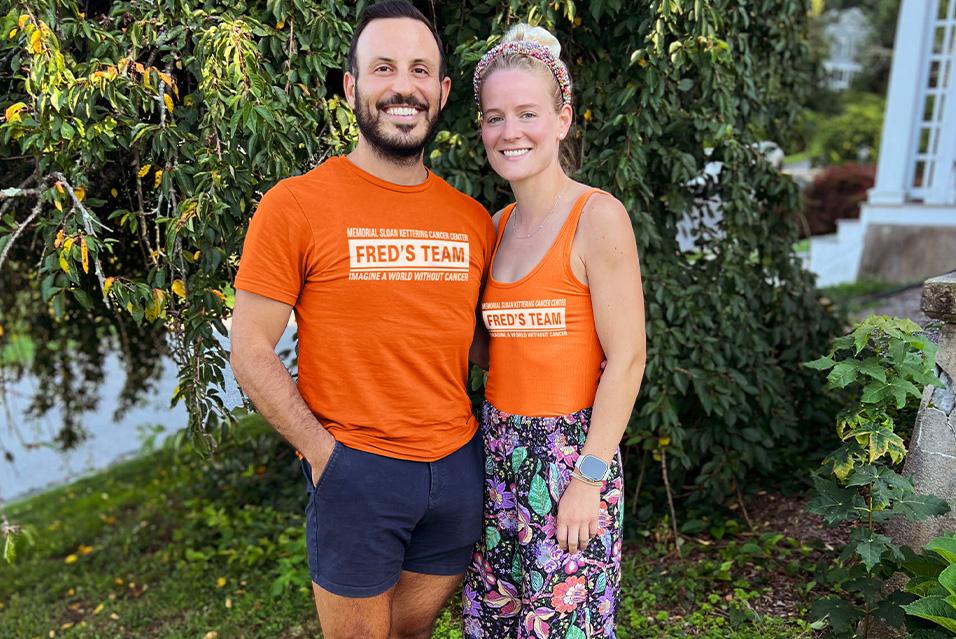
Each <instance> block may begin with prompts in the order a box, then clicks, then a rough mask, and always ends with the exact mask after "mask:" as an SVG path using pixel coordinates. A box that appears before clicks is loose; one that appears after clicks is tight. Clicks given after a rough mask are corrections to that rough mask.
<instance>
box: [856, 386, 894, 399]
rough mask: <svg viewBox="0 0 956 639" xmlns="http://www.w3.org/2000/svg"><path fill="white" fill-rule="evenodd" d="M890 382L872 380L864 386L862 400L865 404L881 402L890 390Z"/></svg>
mask: <svg viewBox="0 0 956 639" xmlns="http://www.w3.org/2000/svg"><path fill="white" fill-rule="evenodd" d="M890 386H891V385H890V384H886V383H884V382H870V383H869V384H867V385H866V386H864V387H863V395H862V396H861V397H860V401H861V402H862V403H864V404H879V403H880V402H882V401H883V398H885V397H886V394H887V393H888V392H890Z"/></svg>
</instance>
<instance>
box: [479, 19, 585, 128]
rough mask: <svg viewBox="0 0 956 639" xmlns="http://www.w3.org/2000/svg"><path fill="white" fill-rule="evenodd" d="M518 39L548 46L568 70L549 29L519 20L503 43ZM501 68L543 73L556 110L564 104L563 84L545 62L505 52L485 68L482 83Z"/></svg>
mask: <svg viewBox="0 0 956 639" xmlns="http://www.w3.org/2000/svg"><path fill="white" fill-rule="evenodd" d="M518 41H526V42H534V43H535V44H540V45H542V46H544V47H546V48H547V49H548V50H549V51H550V52H551V54H552V55H553V56H554V58H555V60H557V61H558V64H560V65H561V66H562V67H564V69H565V71H566V70H567V66H565V64H564V62H562V61H561V43H560V42H558V39H557V38H556V37H554V34H552V33H551V32H550V31H548V30H547V29H545V28H543V27H532V26H531V25H530V24H525V23H524V22H519V23H518V24H515V25H513V26H512V27H511V28H510V29H508V32H507V33H505V35H504V37H503V38H502V39H501V42H502V43H505V42H518ZM499 69H525V70H528V71H531V72H533V73H538V74H541V75H542V76H543V77H547V78H548V80H549V81H550V82H551V98H552V102H553V104H554V110H555V112H557V111H560V110H561V107H562V106H563V104H564V96H563V95H562V93H561V86H560V85H559V84H558V81H557V79H556V78H555V77H554V73H552V72H551V70H550V69H549V68H548V67H547V66H546V65H545V64H544V63H542V62H540V61H538V60H535V59H534V58H532V57H531V56H529V55H525V54H523V53H505V54H502V55H499V56H498V57H497V58H495V59H494V60H493V61H492V62H491V64H489V65H488V68H486V69H485V70H484V73H482V75H481V81H482V83H483V82H484V79H485V78H487V77H488V76H489V75H491V73H492V72H494V71H497V70H499ZM570 78H571V74H570V73H568V79H569V82H570Z"/></svg>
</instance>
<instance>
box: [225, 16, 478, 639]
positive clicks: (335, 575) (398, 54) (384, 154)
mask: <svg viewBox="0 0 956 639" xmlns="http://www.w3.org/2000/svg"><path fill="white" fill-rule="evenodd" d="M450 85H451V80H450V79H449V78H448V77H447V76H446V74H445V61H444V55H443V52H442V47H441V41H440V39H439V37H438V34H437V33H436V32H435V29H434V27H433V26H432V25H431V23H430V22H429V21H428V20H427V19H426V18H425V17H424V16H423V15H422V14H421V13H420V12H419V11H418V10H416V9H415V8H414V7H413V6H412V5H411V4H409V3H408V2H406V1H404V0H390V1H387V2H382V3H380V4H374V5H371V6H370V7H368V9H367V10H366V11H365V13H364V14H363V16H362V18H361V19H360V21H359V24H358V25H357V26H356V28H355V32H354V36H353V40H352V44H351V47H350V51H349V69H348V72H347V73H346V74H345V79H344V89H345V95H346V98H347V99H348V102H349V104H350V105H351V107H352V109H353V110H354V112H355V114H356V119H357V121H358V125H359V132H360V133H359V140H358V143H357V145H356V147H355V150H354V151H352V153H350V154H349V155H348V156H347V157H336V158H331V159H329V160H328V161H326V162H324V163H323V164H322V165H320V166H319V167H317V168H315V169H313V170H311V171H309V172H308V173H306V174H304V175H301V176H297V177H292V178H288V179H285V180H282V181H280V182H279V183H278V184H277V185H276V186H275V187H273V188H272V189H270V190H269V191H268V192H267V193H266V194H265V196H264V197H263V198H262V201H261V203H260V204H259V208H258V210H257V211H256V214H255V216H254V217H253V219H252V222H251V224H250V228H249V233H248V235H247V237H246V242H245V246H244V249H243V254H242V259H241V262H240V267H239V273H238V275H237V277H236V284H235V286H236V289H237V294H236V306H235V312H234V317H233V324H232V356H231V362H232V366H233V368H234V370H235V374H236V378H237V379H238V380H239V383H240V384H241V385H242V388H243V389H244V390H245V392H246V393H247V394H248V395H249V397H250V398H251V399H252V401H253V402H254V403H255V405H256V407H257V408H258V410H259V412H260V413H262V415H263V416H264V417H265V418H266V419H267V420H268V421H269V423H271V424H272V425H273V426H274V427H275V429H276V430H277V431H279V433H281V434H282V435H283V436H284V437H285V438H286V439H287V440H288V441H289V442H290V443H291V444H292V445H293V446H295V447H296V448H297V449H298V450H299V451H300V453H301V454H302V456H303V457H304V461H303V471H304V472H305V474H306V476H307V477H308V479H309V482H308V488H309V502H308V506H307V508H306V526H307V546H308V555H309V568H310V572H311V576H312V580H313V591H314V594H315V603H316V609H317V611H318V614H319V619H320V622H321V625H322V631H323V634H324V636H325V637H326V639H343V638H352V637H356V638H357V637H361V638H362V639H378V638H382V639H384V638H386V637H403V638H404V637H407V638H412V637H428V636H430V633H431V629H432V626H433V624H434V620H435V618H436V616H437V614H438V612H439V611H440V610H441V607H442V606H443V604H444V603H445V601H447V599H448V597H449V596H450V595H451V593H452V592H453V591H454V589H455V588H456V586H457V585H458V583H459V581H460V579H461V575H462V573H463V572H464V569H465V567H466V565H467V563H468V561H469V560H470V557H471V551H472V545H473V544H474V542H475V541H476V540H477V539H478V537H479V535H480V532H481V531H480V527H481V509H482V483H483V475H482V472H483V469H482V451H481V441H480V435H478V434H476V431H477V424H476V422H475V420H474V418H473V416H472V414H471V405H470V402H469V399H468V396H467V394H466V390H465V385H466V379H467V369H468V352H469V346H470V344H471V342H472V336H473V331H474V329H475V308H476V306H477V303H478V296H479V292H480V287H481V284H482V281H483V277H484V274H485V271H486V269H487V266H488V263H489V261H490V257H491V252H492V250H493V246H494V238H495V233H494V227H493V225H492V223H491V221H490V218H489V216H488V214H487V212H486V211H485V210H484V209H483V208H482V207H481V206H480V205H479V204H478V203H477V202H475V201H474V200H472V199H471V198H469V197H467V196H465V195H463V194H461V193H459V192H458V191H456V190H455V189H453V188H452V187H451V186H449V185H448V184H447V183H446V182H444V181H443V180H441V179H440V178H438V177H437V176H435V175H434V174H432V173H431V172H429V171H428V170H427V169H426V168H425V166H424V164H423V159H422V157H423V149H424V147H425V145H426V143H427V142H428V141H429V140H430V139H431V136H432V134H433V132H434V130H435V127H436V125H437V121H438V116H439V113H440V111H441V109H442V108H443V107H444V105H445V102H446V101H447V99H448V92H449V89H450ZM293 309H294V310H295V314H296V322H297V326H298V331H299V377H298V382H297V383H295V382H293V380H292V379H291V378H290V376H289V374H288V373H287V371H286V370H285V368H284V367H283V366H282V364H281V363H280V361H279V360H278V358H277V357H276V355H275V345H276V343H277V341H278V340H279V338H280V336H281V335H282V332H283V330H284V329H285V327H286V325H287V323H288V318H289V313H290V312H291V311H292V310H293Z"/></svg>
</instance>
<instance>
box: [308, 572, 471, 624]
mask: <svg viewBox="0 0 956 639" xmlns="http://www.w3.org/2000/svg"><path fill="white" fill-rule="evenodd" d="M461 577H462V576H461V575H452V576H445V575H425V574H422V573H418V572H410V571H408V570H403V571H402V577H401V579H399V580H398V585H397V586H395V588H394V591H393V597H392V628H391V632H390V633H389V635H388V636H389V639H429V637H431V634H432V627H433V626H434V625H435V619H436V618H437V617H438V613H439V612H441V609H442V607H444V605H445V604H446V603H447V602H448V598H449V597H451V595H452V593H453V592H455V588H457V587H458V584H459V583H461ZM322 629H323V631H324V630H325V626H323V627H322Z"/></svg>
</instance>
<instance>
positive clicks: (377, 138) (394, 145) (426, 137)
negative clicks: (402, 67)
mask: <svg viewBox="0 0 956 639" xmlns="http://www.w3.org/2000/svg"><path fill="white" fill-rule="evenodd" d="M439 104H441V96H440V95H439ZM355 106H356V108H355V122H356V124H357V125H358V128H359V131H360V132H361V133H362V137H364V138H365V140H366V141H367V142H368V143H369V146H371V147H372V149H373V150H374V151H375V152H376V153H377V154H378V155H380V156H382V157H384V158H387V159H389V160H392V161H394V162H398V163H400V164H410V163H413V162H416V161H417V160H418V158H420V157H421V155H422V153H423V152H424V150H425V147H426V146H427V145H428V143H429V142H431V141H432V139H433V138H434V137H435V134H436V133H437V128H438V119H439V117H440V116H441V110H440V109H435V111H434V113H432V112H431V111H430V110H429V105H428V104H426V103H424V102H422V101H421V100H419V99H417V98H414V97H412V96H403V95H398V94H396V95H393V96H392V97H390V98H388V99H387V100H382V101H381V102H378V103H377V104H376V105H375V107H376V111H375V113H372V111H371V109H369V108H368V106H367V104H366V102H365V100H363V99H362V95H361V93H359V88H358V85H357V83H356V87H355ZM389 106H412V107H415V108H418V109H422V110H423V111H424V112H425V132H424V133H422V134H421V135H420V136H413V135H412V131H414V130H415V127H416V126H418V124H417V123H416V124H404V125H397V128H398V130H399V131H401V133H400V134H398V135H396V134H394V133H388V132H387V131H386V127H387V126H388V123H386V122H382V116H381V112H382V111H384V110H385V109H387V108H388V107H389Z"/></svg>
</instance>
